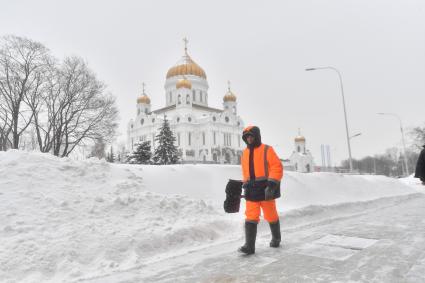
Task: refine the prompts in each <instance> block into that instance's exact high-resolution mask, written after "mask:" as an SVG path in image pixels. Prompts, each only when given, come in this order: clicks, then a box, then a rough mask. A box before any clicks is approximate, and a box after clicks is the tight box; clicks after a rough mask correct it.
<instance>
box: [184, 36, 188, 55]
mask: <svg viewBox="0 0 425 283" xmlns="http://www.w3.org/2000/svg"><path fill="white" fill-rule="evenodd" d="M183 42H184V52H185V53H187V44H188V43H189V40H188V39H187V38H186V37H185V38H183Z"/></svg>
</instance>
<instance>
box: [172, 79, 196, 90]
mask: <svg viewBox="0 0 425 283" xmlns="http://www.w3.org/2000/svg"><path fill="white" fill-rule="evenodd" d="M182 87H184V88H188V89H192V83H191V82H190V81H189V80H188V79H186V78H183V79H181V80H179V81H178V82H177V83H176V88H177V89H179V88H182Z"/></svg>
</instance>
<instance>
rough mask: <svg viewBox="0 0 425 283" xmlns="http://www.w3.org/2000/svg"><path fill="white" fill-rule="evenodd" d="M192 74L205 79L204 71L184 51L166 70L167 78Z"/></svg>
mask: <svg viewBox="0 0 425 283" xmlns="http://www.w3.org/2000/svg"><path fill="white" fill-rule="evenodd" d="M186 75H194V76H198V77H201V78H204V79H207V75H206V74H205V71H204V70H203V69H202V68H201V67H199V65H198V64H196V63H195V61H193V60H192V58H190V56H189V55H188V54H187V53H186V54H185V55H184V56H183V58H182V59H181V60H180V61H179V62H177V64H176V65H174V66H173V67H171V68H170V69H169V70H168V72H167V79H168V78H171V77H175V76H186Z"/></svg>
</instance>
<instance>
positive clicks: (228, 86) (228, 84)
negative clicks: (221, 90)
mask: <svg viewBox="0 0 425 283" xmlns="http://www.w3.org/2000/svg"><path fill="white" fill-rule="evenodd" d="M227 89H228V90H229V91H230V81H227Z"/></svg>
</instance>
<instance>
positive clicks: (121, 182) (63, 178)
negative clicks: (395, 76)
mask: <svg viewBox="0 0 425 283" xmlns="http://www.w3.org/2000/svg"><path fill="white" fill-rule="evenodd" d="M142 173H143V172H142V171H141V170H140V168H138V167H137V166H135V167H132V168H130V169H129V168H127V167H126V166H114V165H111V164H109V163H106V162H105V161H99V160H96V159H90V160H87V161H74V160H71V159H68V158H64V159H59V158H55V157H53V156H51V155H49V154H41V153H27V152H18V151H8V152H6V153H5V152H0V241H1V243H2V244H1V245H0V278H2V279H1V280H0V281H2V282H4V281H3V280H5V281H6V282H15V280H18V281H24V282H26V281H28V282H46V281H51V282H60V281H62V280H64V281H69V279H72V278H78V277H80V276H82V275H84V276H88V275H96V274H103V273H108V272H112V271H114V270H118V269H125V268H129V267H133V266H137V265H140V264H143V263H144V262H145V260H148V259H149V260H151V259H152V258H153V256H158V255H161V254H164V253H167V252H169V251H170V250H172V251H173V253H175V252H176V251H178V250H179V249H182V248H187V247H192V248H193V247H196V246H197V245H200V244H203V243H205V242H207V243H208V242H211V241H213V240H216V239H218V238H220V237H225V236H228V235H230V233H231V232H232V231H235V230H236V229H237V230H239V227H237V226H236V227H233V226H232V225H229V221H231V219H233V218H234V217H233V218H232V217H227V216H226V217H224V216H225V215H224V213H222V212H221V211H220V212H219V211H218V210H217V209H216V208H214V207H213V206H212V205H211V204H209V203H207V202H205V201H203V200H199V199H196V200H195V199H190V198H187V197H183V196H179V195H160V194H157V193H152V192H149V191H147V190H146V188H145V186H144V184H143V177H142V176H143V174H142ZM157 177H158V178H164V177H166V176H160V175H158V176H157ZM229 226H230V228H229ZM232 227H233V228H232ZM238 232H239V231H238ZM8 280H10V281H8Z"/></svg>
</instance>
